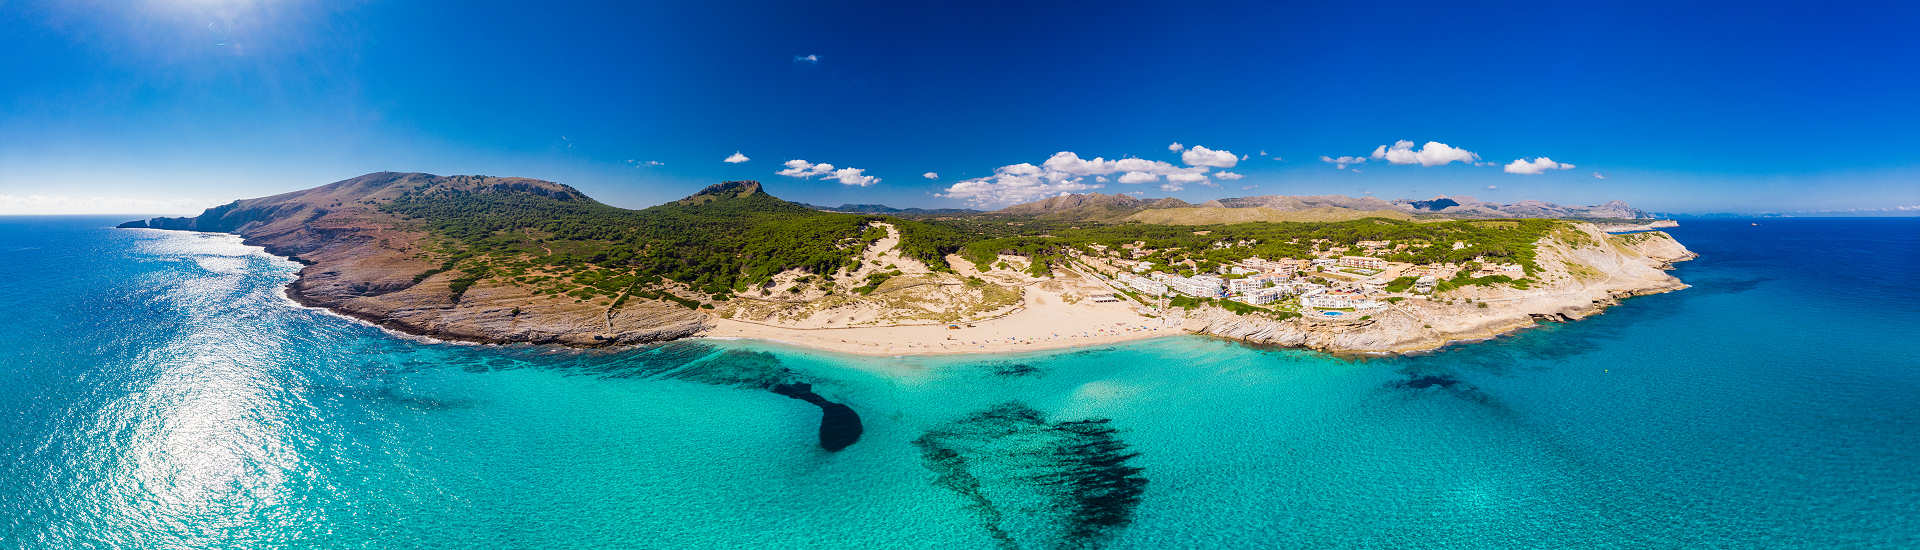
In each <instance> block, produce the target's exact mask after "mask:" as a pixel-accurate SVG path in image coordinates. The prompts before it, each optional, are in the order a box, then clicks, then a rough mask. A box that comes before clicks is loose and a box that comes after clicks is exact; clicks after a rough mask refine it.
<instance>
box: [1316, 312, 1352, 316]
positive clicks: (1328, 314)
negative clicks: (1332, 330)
mask: <svg viewBox="0 0 1920 550" xmlns="http://www.w3.org/2000/svg"><path fill="white" fill-rule="evenodd" d="M1320 314H1321V315H1325V316H1328V317H1339V316H1341V315H1346V313H1344V312H1339V311H1322V312H1320Z"/></svg>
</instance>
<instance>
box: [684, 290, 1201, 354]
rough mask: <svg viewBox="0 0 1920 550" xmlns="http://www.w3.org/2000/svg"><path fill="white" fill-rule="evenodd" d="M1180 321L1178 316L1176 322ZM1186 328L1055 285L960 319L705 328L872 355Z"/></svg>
mask: <svg viewBox="0 0 1920 550" xmlns="http://www.w3.org/2000/svg"><path fill="white" fill-rule="evenodd" d="M1176 323H1177V322H1176ZM1178 334H1187V331H1185V330H1183V329H1182V328H1181V326H1180V325H1179V324H1174V325H1172V326H1168V324H1167V323H1166V322H1164V321H1163V320H1161V319H1155V318H1151V317H1146V316H1143V315H1139V314H1137V313H1134V312H1133V309H1132V307H1131V306H1130V305H1129V304H1128V303H1125V302H1118V303H1115V302H1109V303H1094V302H1092V301H1089V300H1082V301H1079V302H1076V303H1067V302H1065V301H1063V300H1061V299H1060V298H1059V296H1058V295H1056V294H1053V293H1042V292H1035V293H1029V294H1028V296H1027V297H1026V303H1025V307H1024V308H1023V309H1021V310H1019V311H1016V312H1014V313H1012V314H1009V315H1006V316H1004V317H1000V318H996V319H991V320H987V321H978V322H973V323H963V324H955V325H913V326H882V327H850V328H788V327H779V326H774V325H770V324H763V323H754V322H747V321H738V320H733V319H715V320H714V327H713V328H712V329H710V330H707V331H705V332H704V333H702V334H701V336H707V337H715V338H749V339H756V340H769V341H774V342H780V343H783V344H789V345H795V346H802V347H808V348H815V349H822V350H828V351H833V352H839V353H848V354H856V355H874V356H893V355H934V354H956V353H1010V352H1022V351H1036V350H1046V349H1058V348H1072V347H1083V346H1095V345H1103V344H1113V343H1118V342H1126V341H1130V340H1140V339H1145V338H1157V337H1161V336H1173V335H1178Z"/></svg>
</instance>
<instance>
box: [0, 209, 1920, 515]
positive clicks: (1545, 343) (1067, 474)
mask: <svg viewBox="0 0 1920 550" xmlns="http://www.w3.org/2000/svg"><path fill="white" fill-rule="evenodd" d="M116 221H120V220H118V219H104V218H0V314H4V316H5V318H4V320H5V325H4V326H5V330H4V331H0V547H4V548H51V549H66V548H262V547H266V548H283V547H290V548H619V547H631V548H740V547H782V548H975V547H1019V548H1191V547H1212V548H1249V547H1306V548H1339V547H1372V548H1381V547H1417V548H1441V547H1453V548H1489V547H1505V548H1564V547H1621V548H1712V547H1734V548H1915V547H1920V519H1916V518H1917V517H1920V338H1916V336H1915V329H1916V328H1920V297H1917V296H1920V275H1916V273H1920V221H1916V220H1911V219H1908V220H1816V219H1807V220H1775V219H1768V220H1739V221H1729V220H1707V221H1690V222H1685V224H1686V225H1684V226H1683V227H1680V228H1678V229H1674V230H1672V233H1673V234H1674V235H1675V236H1677V237H1678V238H1679V239H1680V240H1681V241H1682V242H1684V243H1685V244H1687V245H1688V246H1689V247H1691V248H1692V249H1694V250H1695V251H1697V252H1699V253H1700V254H1701V258H1700V259H1698V260H1696V261H1692V262H1687V263H1684V264H1681V266H1680V267H1679V269H1678V270H1677V271H1676V273H1677V275H1678V276H1679V277H1681V278H1682V279H1683V280H1685V281H1687V282H1688V283H1691V284H1692V285H1694V287H1693V288H1691V289H1688V290H1685V291H1681V292H1677V293H1671V294H1665V295H1658V296H1649V297H1641V298H1635V299H1631V300H1628V301H1627V302H1626V303H1625V304H1624V305H1622V306H1621V307H1618V308H1615V309H1613V310H1611V311H1609V312H1608V313H1607V314H1605V315H1601V316H1598V317H1596V318H1593V319H1589V320H1586V321H1582V322H1577V323H1571V324H1563V325H1550V326H1546V327H1543V328H1539V329H1536V330H1529V331H1525V332H1523V333H1520V334H1518V335H1515V336H1511V337H1506V338H1501V339H1498V340H1494V341H1489V342H1481V343H1475V344H1468V345H1461V346H1456V347H1454V348H1452V349H1448V350H1445V351H1442V352H1439V353H1435V354H1431V355H1426V356H1419V357H1407V358H1391V359H1372V360H1346V359H1338V358H1333V357H1328V356H1325V355H1321V354H1316V353H1311V352H1302V351H1292V350H1271V349H1260V348H1254V347H1249V346H1244V345H1239V344H1235V343H1231V342H1225V341H1220V340H1214V339H1208V338H1201V337H1177V338H1167V339H1160V340H1151V341H1143V342H1137V343H1133V344H1127V345H1119V346H1112V347H1103V348H1097V349H1085V350H1078V351H1071V352H1049V353H1037V354H1030V355H1010V356H967V357H943V358H858V357H847V356H839V355H832V354H825V353H818V352H811V351H804V350H798V349H790V348H784V347H779V346H774V345H767V344H759V343H751V342H742V341H701V340H697V341H686V342H679V343H674V344H669V345H665V346H660V347H656V348H649V349H643V350H630V351H622V352H590V353H585V352H564V351H553V350H545V349H526V348H498V347H481V346H468V345H450V344H431V343H422V342H416V341H412V340H408V339H404V338H398V337H395V336H393V335H389V334H387V333H384V332H382V331H380V330H378V329H374V328H370V327H368V326H366V325H363V324H359V323H355V322H352V321H348V320H343V319H340V318H337V317H333V316H330V315H327V314H324V313H320V312H315V311H311V310H306V309H302V308H299V307H297V306H294V305H292V304H290V303H289V302H288V301H287V300H285V299H284V298H283V297H282V296H281V293H280V288H281V286H282V285H283V284H285V283H286V282H287V281H288V280H290V279H291V278H292V274H293V272H294V271H295V270H296V268H297V266H296V265H294V264H292V263H290V262H288V261H284V260H280V259H276V258H273V257H271V256H267V255H264V254H262V253H261V252H259V251H258V250H257V249H252V248H249V247H245V246H242V245H240V244H239V243H238V240H237V239H236V238H234V237H230V236H219V235H203V234H191V233H171V232H159V231H146V230H114V229H109V228H108V227H109V226H110V225H111V224H112V223H113V222H116ZM1756 221H1757V223H1758V225H1752V223H1755V222H1756ZM769 380H777V381H784V382H795V381H804V382H808V383H811V384H812V385H813V389H814V390H815V391H816V392H818V393H819V394H820V395H821V396H823V397H824V398H826V399H829V400H832V401H834V402H838V403H843V404H846V405H847V406H849V407H851V408H852V409H853V410H854V411H856V412H857V414H858V415H859V416H860V418H861V422H862V425H863V426H864V429H865V431H864V434H863V435H862V436H861V438H860V439H859V441H858V442H857V443H854V444H853V445H852V446H850V447H847V448H846V449H844V450H841V451H838V452H828V451H825V450H822V449H821V447H820V445H819V439H818V435H817V430H818V429H819V425H820V419H821V409H820V408H818V407H815V406H813V405H810V404H808V403H805V402H802V401H800V400H796V399H790V398H788V397H784V396H782V395H777V394H774V393H772V392H769V391H766V387H765V386H766V384H765V383H766V382H767V381H769Z"/></svg>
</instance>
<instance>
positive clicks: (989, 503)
mask: <svg viewBox="0 0 1920 550" xmlns="http://www.w3.org/2000/svg"><path fill="white" fill-rule="evenodd" d="M1117 433H1118V432H1117V430H1115V429H1114V428H1113V427H1112V426H1110V425H1109V421H1108V420H1107V419H1089V420H1076V421H1067V422H1049V421H1048V420H1047V419H1046V418H1045V416H1044V415H1042V414H1041V413H1040V412H1039V411H1036V410H1034V409H1032V408H1030V407H1027V406H1025V405H1020V404H1014V403H1010V404H1006V405H1001V406H998V407H994V408H992V409H989V410H986V411H982V412H980V413H977V414H974V415H972V416H968V417H966V418H963V419H960V420H957V421H954V422H951V423H948V424H946V425H943V426H941V427H939V428H936V429H934V430H932V431H929V432H927V433H926V434H925V435H922V436H920V438H918V439H916V440H914V444H915V445H917V446H919V447H920V450H921V458H922V460H923V461H924V463H925V464H926V465H927V468H928V469H929V470H932V471H933V472H934V474H935V478H934V481H935V483H937V484H939V485H940V486H942V487H945V488H947V489H949V490H952V491H954V492H955V493H958V494H959V495H961V496H962V497H964V498H965V499H967V501H968V503H969V504H968V507H969V508H972V509H973V510H974V511H975V512H976V513H977V514H979V516H980V520H981V524H982V526H983V527H985V528H986V529H987V530H988V531H990V532H991V533H992V534H993V536H994V538H995V539H998V540H999V541H1000V543H1001V546H1003V547H1007V548H1023V547H1053V548H1089V547H1096V546H1099V545H1100V544H1102V543H1104V542H1105V541H1106V540H1108V539H1109V538H1110V537H1111V535H1112V534H1113V533H1114V532H1115V531H1117V530H1118V529H1120V528H1123V527H1125V526H1126V525H1127V524H1128V523H1129V522H1131V521H1132V519H1133V511H1134V509H1135V508H1136V507H1138V506H1139V504H1140V496H1141V493H1143V492H1144V491H1145V489H1146V484H1147V479H1146V477H1144V476H1142V475H1141V472H1142V470H1141V469H1140V468H1138V467H1135V466H1132V465H1130V464H1129V461H1130V460H1132V459H1133V458H1134V457H1135V456H1137V453H1132V452H1129V451H1128V449H1127V446H1126V443H1125V442H1124V441H1122V440H1120V438H1119V437H1118V436H1117ZM1036 500H1037V502H1036Z"/></svg>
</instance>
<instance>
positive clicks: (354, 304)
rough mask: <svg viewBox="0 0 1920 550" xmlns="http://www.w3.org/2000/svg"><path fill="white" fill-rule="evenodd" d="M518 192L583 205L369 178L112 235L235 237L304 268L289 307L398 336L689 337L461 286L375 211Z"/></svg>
mask: <svg viewBox="0 0 1920 550" xmlns="http://www.w3.org/2000/svg"><path fill="white" fill-rule="evenodd" d="M436 191H447V192H457V193H527V194H535V195H539V196H542V197H547V198H558V199H560V200H576V201H586V200H591V199H588V198H586V195H584V194H581V193H580V192H579V191H578V190H575V189H573V188H571V187H568V186H565V185H561V184H557V183H552V182H547V181H541V180H534V179H526V178H499V177H488V176H435V175H432V174H420V173H399V172H379V173H373V174H367V175H364V176H360V177H357V178H353V179H349V180H344V181H339V182H335V183H331V184H328V185H324V186H320V187H316V188H312V189H307V190H303V191H296V192H292V193H285V194H280V195H274V196H270V197H263V198H257V199H246V200H239V201H234V202H232V203H228V204H225V205H221V206H218V207H214V208H210V209H208V210H207V211H206V212H205V213H203V214H201V215H199V216H195V217H185V218H153V219H149V220H139V221H133V222H128V223H125V224H121V227H129V228H142V227H144V228H152V229H172V230H184V231H208V232H221V233H233V234H237V235H240V236H241V237H242V238H243V239H244V240H245V242H246V243H247V244H249V245H254V246H260V247H263V248H265V249H266V250H267V252H269V253H272V254H275V255H280V256H285V257H287V258H290V259H292V260H294V261H297V262H300V263H301V264H304V267H302V268H301V269H300V272H299V275H298V278H296V279H295V280H294V281H293V282H292V283H291V284H289V285H288V286H287V291H286V292H287V296H288V297H289V298H292V299H293V300H294V301H297V302H299V303H301V304H305V305H307V306H311V307H320V308H325V309H328V310H331V311H334V312H336V313H340V314H343V315H348V316H351V317H355V318H358V319H363V320H366V321H368V322H371V323H374V324H377V325H380V326H383V327H387V328H390V329H393V330H397V331H400V332H405V333H409V334H416V335H421V336H428V337H433V338H440V339H446V340H460V341H473V342H485V343H503V344H504V343H528V344H561V345H568V346H607V345H618V344H640V343H647V342H658V341H664V340H672V339H675V338H682V337H686V336H692V335H694V334H697V333H699V332H700V331H701V330H702V329H704V328H706V326H707V324H706V319H707V318H706V316H704V315H702V314H700V313H698V312H695V311H692V310H688V309H686V308H684V307H680V306H677V305H672V304H665V303H661V302H654V301H644V300H631V301H628V303H622V304H619V306H620V307H617V308H609V307H607V306H606V305H603V304H594V303H588V302H581V301H578V300H575V299H573V298H571V297H568V296H565V295H546V294H538V293H534V292H531V291H529V290H528V289H527V288H525V287H521V286H515V285H508V284H495V283H494V282H492V281H485V280H483V281H478V282H473V283H470V284H471V286H470V287H468V288H463V289H461V291H460V292H456V291H455V284H456V282H457V280H458V278H459V273H458V272H454V271H447V270H443V269H441V263H440V262H439V261H436V260H435V259H434V256H433V255H432V254H430V250H429V249H430V248H431V247H432V246H433V245H434V244H435V241H434V239H433V237H432V235H431V234H430V233H429V232H428V230H427V229H426V228H425V227H423V226H422V225H421V224H420V223H418V222H417V221H412V220H407V219H403V218H401V217H399V216H396V215H394V214H391V213H388V212H386V211H384V210H382V209H381V208H380V207H381V206H382V205H383V204H386V203H388V202H390V201H392V200H394V199H396V198H399V197H401V196H403V195H406V194H420V193H428V192H436Z"/></svg>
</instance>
